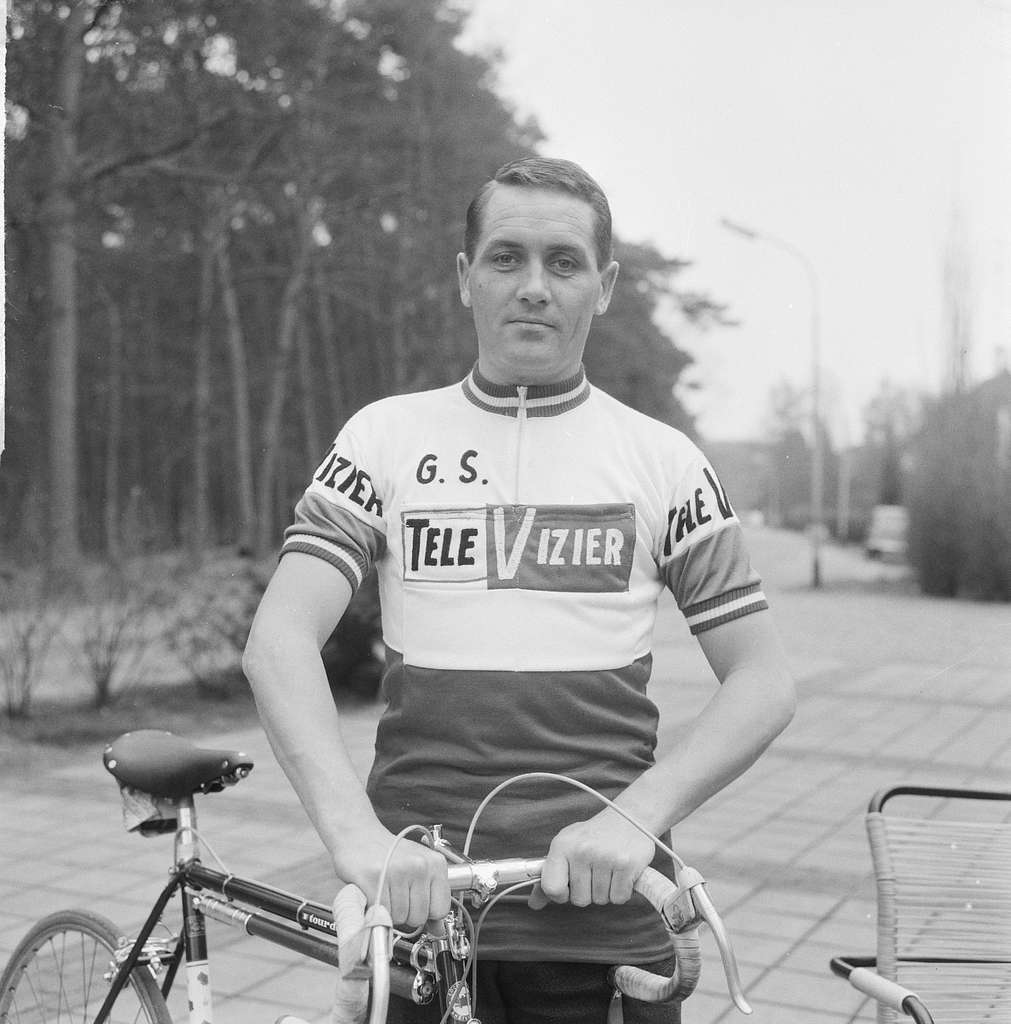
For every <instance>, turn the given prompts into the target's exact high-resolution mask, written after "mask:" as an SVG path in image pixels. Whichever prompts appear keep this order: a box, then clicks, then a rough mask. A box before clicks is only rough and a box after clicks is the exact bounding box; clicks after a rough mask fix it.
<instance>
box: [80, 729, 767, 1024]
mask: <svg viewBox="0 0 1011 1024" xmlns="http://www.w3.org/2000/svg"><path fill="white" fill-rule="evenodd" d="M126 741H129V742H126ZM117 744H118V746H117ZM105 763H106V767H107V768H108V769H109V771H110V772H112V773H113V774H114V775H115V776H116V778H117V779H118V780H119V781H120V784H121V786H122V787H124V793H125V794H126V793H127V792H129V794H130V802H129V803H128V804H124V807H127V806H129V809H130V816H131V818H132V819H136V820H137V821H138V825H135V826H132V827H139V828H140V830H141V831H142V832H146V833H148V834H150V833H164V832H170V831H172V830H174V831H175V848H174V867H173V869H172V872H171V876H170V878H169V881H168V883H167V884H166V885H165V887H164V889H163V890H162V891H161V893H160V894H159V896H158V898H157V899H156V900H155V904H154V906H153V907H152V909H151V912H150V913H149V914H148V917H147V919H146V920H145V922H144V924H143V925H142V927H141V929H140V931H139V932H138V934H137V935H136V937H135V938H133V939H132V940H126V939H123V940H121V941H120V947H119V949H117V950H116V951H115V952H114V954H113V964H114V965H115V969H114V971H113V973H112V974H111V975H109V976H107V977H108V978H109V980H110V981H111V987H110V990H109V992H108V993H107V995H106V998H105V1000H104V1002H103V1004H102V1006H101V1008H100V1009H99V1012H98V1015H97V1017H95V1018H94V1020H93V1022H92V1024H106V1022H107V1020H108V1018H109V1014H110V1011H111V1009H112V1007H113V1005H114V1003H115V1001H116V999H117V997H118V996H119V994H120V993H121V992H122V990H123V987H124V985H125V984H126V983H127V980H128V979H129V978H130V977H131V972H132V971H134V970H149V971H150V974H151V976H152V977H153V978H154V979H155V980H156V982H157V984H158V986H159V987H160V990H161V995H162V997H163V998H165V999H166V1000H167V998H168V996H169V993H170V991H171V988H172V985H173V983H174V980H175V978H176V975H177V973H178V970H179V968H180V967H181V966H183V964H184V963H185V977H186V989H187V996H188V999H189V1006H190V1015H189V1020H190V1024H213V1020H214V1017H213V1006H212V998H211V986H210V969H209V966H208V949H207V933H206V919H207V918H210V919H212V920H215V921H220V922H223V923H224V924H227V925H230V926H232V927H238V928H241V929H242V930H243V931H245V932H246V933H247V934H248V935H251V936H256V937H258V938H262V939H265V940H266V941H268V942H271V943H273V944H275V945H278V946H283V947H285V948H287V949H290V950H292V951H294V952H296V953H298V954H299V955H301V956H307V957H310V958H312V959H314V960H317V961H320V962H322V963H324V964H327V965H328V966H330V967H338V968H340V952H341V948H340V947H341V944H342V943H344V945H345V950H344V952H345V955H346V957H349V958H350V959H348V960H347V961H346V962H345V964H344V967H343V968H340V971H341V976H342V978H344V979H345V980H348V981H352V980H354V979H362V980H364V979H366V978H370V979H371V997H372V1009H371V1017H370V1020H371V1021H372V1022H373V1024H378V1022H382V1021H383V1020H384V1019H385V1012H386V1006H387V1002H388V999H389V996H390V994H391V993H392V994H396V995H398V996H401V997H403V998H407V999H410V1000H412V1001H414V1002H417V1003H427V1002H429V1001H431V1000H432V999H433V998H434V996H435V994H436V993H437V994H438V997H439V1004H440V1006H441V1009H442V1011H443V1013H444V1014H445V1013H446V1012H447V1011H448V1010H451V1011H452V1013H453V1015H454V1019H460V1020H463V1019H469V1018H470V1015H471V1007H470V995H469V990H468V985H467V978H466V974H467V970H468V968H469V966H470V961H471V956H470V953H471V950H470V938H469V936H468V934H467V930H466V928H465V927H464V923H463V918H462V916H461V914H462V913H463V912H462V907H460V906H458V907H457V908H456V909H454V910H453V911H452V912H451V913H450V914H449V915H447V917H446V918H444V919H441V920H437V921H429V922H428V925H427V926H426V928H425V929H424V931H423V934H422V935H421V936H420V938H419V937H418V936H417V935H415V936H411V937H406V936H399V935H397V933H396V932H395V931H394V930H393V927H392V922H391V921H390V918H389V914H388V912H387V911H386V910H385V909H384V908H382V907H381V906H376V907H373V908H371V909H370V910H369V911H368V914H367V915H366V914H365V902H366V901H365V896H364V894H362V893H361V891H360V890H359V889H357V888H356V887H354V886H346V887H345V889H344V890H342V891H341V893H339V894H338V897H337V902H336V905H335V907H334V908H333V909H331V908H330V907H328V906H325V905H323V904H320V903H317V902H314V901H312V900H308V899H303V898H301V897H299V896H296V895H293V894H291V893H288V892H284V891H283V890H281V889H277V888H275V887H273V886H269V885H264V884H263V883H261V882H257V881H254V880H252V879H249V878H242V877H238V876H236V875H234V874H229V873H226V872H224V871H219V870H215V869H212V868H208V867H206V866H205V865H204V864H203V863H202V862H201V859H200V852H201V851H200V838H199V833H198V831H197V827H196V810H195V806H194V796H195V794H196V793H197V792H217V791H219V790H221V789H222V788H224V787H225V786H227V785H230V784H232V783H234V782H238V781H239V780H240V779H242V778H244V777H245V775H247V774H248V772H249V770H250V769H251V768H252V761H251V760H249V759H248V757H247V756H246V755H244V754H242V753H241V752H231V751H222V750H213V749H204V748H196V747H194V746H193V745H192V744H189V743H188V742H187V741H182V740H179V739H178V738H176V737H173V736H172V735H171V734H168V733H158V732H153V731H147V732H145V731H141V732H138V733H132V734H125V735H124V736H123V737H121V738H120V740H119V741H117V743H116V744H113V745H110V747H108V748H107V749H106V752H105ZM519 778H522V777H519ZM511 781H517V780H511ZM499 788H502V787H499ZM495 792H497V790H494V791H493V792H492V793H491V794H489V797H488V798H487V799H490V798H491V797H492V796H494V795H495ZM180 793H188V794H189V795H188V796H180V795H178V794H180ZM145 794H153V800H154V802H153V803H152V804H150V805H148V803H147V802H146V800H147V798H146V797H145ZM139 797H144V799H142V800H139V802H138V798H139ZM159 797H160V798H163V799H165V800H167V804H166V805H159V804H158V803H157V800H158V798H159ZM168 807H171V811H169V810H168V809H167V808H168ZM141 811H143V814H140V813H139V812H141ZM149 811H150V812H153V813H148V812H149ZM144 815H147V816H146V817H145V816H144ZM440 829H441V826H438V825H433V826H431V828H430V829H421V831H423V832H424V833H425V834H426V835H427V836H428V841H429V842H430V843H431V844H432V845H433V846H434V847H435V848H436V849H438V850H440V851H441V852H442V853H443V854H444V855H445V857H446V859H447V861H448V862H449V863H448V865H447V872H448V880H449V883H450V889H451V891H453V892H455V893H457V894H459V895H460V896H461V897H463V896H464V894H469V899H470V902H471V903H472V905H473V906H474V907H486V909H489V908H490V906H491V905H492V904H493V903H494V902H495V901H496V900H497V899H498V898H500V897H501V896H504V895H506V894H507V893H508V892H509V891H510V888H506V889H502V888H501V887H503V886H507V887H512V886H513V885H514V884H529V883H532V882H535V881H536V880H537V879H539V877H540V872H541V868H542V865H543V863H544V862H543V860H542V859H523V858H515V857H514V858H505V859H501V860H492V861H471V860H470V859H469V858H468V857H467V856H466V855H465V854H458V853H456V852H455V851H453V850H452V849H451V848H450V847H449V844H448V843H446V842H445V841H444V840H442V837H441V831H440ZM468 845H469V844H468ZM465 850H466V846H465ZM672 856H674V855H673V854H672ZM675 860H677V858H676V857H675ZM678 864H679V867H678V875H677V881H676V882H672V881H671V879H669V878H668V877H666V876H664V875H662V874H660V873H659V872H657V871H655V870H653V869H652V868H646V869H645V870H644V871H643V873H642V874H641V875H640V876H639V877H638V878H637V879H636V881H635V886H634V888H635V891H636V892H637V893H638V894H639V895H640V896H642V897H644V898H645V899H646V900H647V901H648V902H649V903H650V904H652V906H653V907H654V909H655V910H656V911H657V912H658V913H659V914H660V916H661V919H662V920H663V923H664V926H665V928H666V929H667V932H668V934H669V935H670V936H671V940H672V944H673V946H674V950H675V961H676V967H675V971H674V974H673V976H672V977H670V978H665V977H662V976H660V975H655V974H650V973H648V972H646V971H643V970H642V969H640V968H638V967H633V966H618V967H613V968H611V970H610V972H609V975H608V977H609V979H610V981H611V983H612V984H613V985H615V987H616V988H618V989H620V990H621V991H622V992H623V993H625V994H628V995H633V996H635V997H636V998H639V999H644V1000H647V1001H659V1000H667V999H677V1000H683V999H685V998H686V997H687V996H689V995H690V994H691V992H692V991H694V988H695V985H696V984H697V981H698V976H699V970H700V968H701V954H700V951H699V944H698V938H697V935H698V930H699V926H700V925H701V924H702V923H707V924H708V925H709V927H710V929H711V932H712V935H713V938H714V939H715V940H716V943H717V945H718V947H719V951H720V955H721V959H722V960H723V966H724V971H725V974H726V977H727V983H728V988H729V990H730V995H731V998H732V1000H733V1002H734V1004H735V1005H736V1006H737V1007H738V1009H740V1010H741V1011H742V1012H744V1013H750V1012H751V1010H750V1007H749V1006H748V1004H747V1001H746V1000H745V998H744V994H743V991H742V989H741V985H740V978H739V974H738V971H737V964H736V960H735V958H734V955H733V950H732V948H731V946H730V942H729V937H728V936H727V934H726V930H725V928H724V927H723V923H722V921H721V920H720V917H719V914H718V913H717V911H716V909H715V907H714V906H713V904H712V902H711V900H710V899H709V896H708V894H707V892H706V888H705V879H704V878H703V877H702V876H701V875H700V874H699V873H698V872H697V871H695V869H694V868H691V867H688V866H687V865H685V864H683V862H680V861H678ZM177 892H178V893H179V894H180V897H181V909H182V927H181V931H180V934H179V935H178V936H173V938H172V940H171V941H170V942H166V941H164V940H153V939H152V933H153V932H154V929H155V928H156V927H157V926H158V925H159V923H160V921H161V918H162V914H163V913H164V911H165V908H166V907H167V906H168V904H169V902H170V900H172V898H173V897H174V896H175V894H176V893H177ZM496 893H497V894H498V895H496ZM359 908H360V909H359ZM485 912H486V911H485ZM335 914H337V915H339V921H340V932H338V922H337V920H335ZM163 970H166V973H165V976H164V978H163V979H161V978H160V975H161V973H162V971H163Z"/></svg>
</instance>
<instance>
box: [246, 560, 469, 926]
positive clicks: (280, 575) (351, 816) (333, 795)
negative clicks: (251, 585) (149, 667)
mask: <svg viewBox="0 0 1011 1024" xmlns="http://www.w3.org/2000/svg"><path fill="white" fill-rule="evenodd" d="M351 596H352V594H351V587H350V585H349V584H348V582H347V580H346V579H345V578H344V576H343V575H342V574H341V573H340V572H338V571H337V570H336V569H335V568H333V567H332V566H331V565H329V564H328V563H326V562H324V561H323V560H322V559H319V558H315V557H313V556H311V555H304V554H301V553H298V552H294V553H291V554H288V555H285V556H284V558H282V559H281V561H280V563H279V564H278V567H277V569H276V571H275V573H274V576H273V577H272V579H271V581H270V583H269V585H268V586H267V590H266V592H265V593H264V595H263V598H262V600H261V602H260V606H259V608H258V609H257V612H256V616H255V618H254V620H253V625H252V627H251V629H250V633H249V640H248V641H247V644H246V651H245V655H244V657H243V662H242V665H243V669H244V670H245V673H246V676H247V678H248V679H249V682H250V685H251V687H252V689H253V695H254V697H255V699H256V705H257V708H258V710H259V713H260V719H261V721H262V723H263V727H264V731H265V732H266V734H267V738H268V739H269V741H270V745H271V747H272V748H273V750H274V753H275V755H276V757H277V759H278V762H279V763H280V765H281V767H282V768H283V769H284V772H285V774H286V775H287V776H288V778H289V780H290V781H291V783H292V786H293V787H294V789H295V792H296V793H297V794H298V797H299V799H300V800H301V802H302V805H303V806H304V807H305V809H306V812H307V813H308V815H309V817H310V819H311V820H312V823H313V825H314V826H315V827H316V831H317V832H318V833H319V836H320V838H321V839H322V841H323V843H324V844H325V846H326V847H327V849H328V850H329V852H330V855H331V857H332V858H333V862H334V867H335V869H336V872H337V875H338V876H339V877H340V878H341V879H343V880H344V881H348V882H354V883H355V884H356V885H358V886H359V887H360V888H362V890H363V891H364V892H365V893H366V895H367V896H368V897H369V899H370V900H371V899H373V898H374V896H375V889H376V885H377V884H378V880H379V871H380V868H381V866H382V863H383V859H384V858H385V856H386V852H387V851H388V850H389V847H390V845H391V843H392V842H393V838H392V836H391V835H390V833H389V832H388V831H387V829H385V828H384V827H383V825H382V824H381V823H380V821H379V819H378V818H377V817H376V815H375V812H374V811H373V810H372V806H371V804H370V803H369V799H368V796H367V795H366V793H365V787H364V785H363V784H362V781H361V779H360V778H359V777H358V773H357V771H356V770H355V767H354V765H353V764H352V762H351V759H350V758H349V756H348V753H347V749H346V747H345V744H344V740H343V737H342V736H341V731H340V721H339V715H338V713H337V709H336V707H335V705H334V702H333V698H332V696H331V693H330V687H329V684H328V682H327V678H326V672H325V670H324V667H323V661H322V658H321V657H320V650H321V649H322V647H323V644H324V643H326V640H327V638H328V637H329V635H330V633H331V632H332V631H333V627H334V626H335V625H336V623H337V622H338V621H339V619H340V617H341V616H342V615H343V614H344V612H345V610H346V609H347V606H348V604H349V602H350V600H351ZM445 876H446V866H445V861H444V860H443V859H442V857H441V856H440V855H439V854H436V853H433V852H431V851H429V850H426V849H424V848H423V847H421V846H419V845H418V844H417V843H412V842H404V843H401V844H400V845H399V846H398V849H397V852H396V855H395V859H394V862H393V864H392V865H391V870H390V876H389V882H388V886H387V894H386V897H385V898H386V901H388V902H387V905H388V906H389V907H390V910H391V914H392V915H393V919H394V921H396V922H398V923H403V924H407V925H409V926H412V927H413V926H416V925H418V924H421V923H423V922H424V921H425V920H427V919H428V917H430V916H441V915H443V914H446V913H448V911H449V891H448V887H447V885H446V881H445Z"/></svg>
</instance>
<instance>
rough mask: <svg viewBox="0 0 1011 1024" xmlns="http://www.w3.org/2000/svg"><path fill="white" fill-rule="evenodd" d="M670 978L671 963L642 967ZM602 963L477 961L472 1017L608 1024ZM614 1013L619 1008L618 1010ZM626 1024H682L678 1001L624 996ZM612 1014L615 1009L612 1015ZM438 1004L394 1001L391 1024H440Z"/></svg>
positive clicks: (493, 1023)
mask: <svg viewBox="0 0 1011 1024" xmlns="http://www.w3.org/2000/svg"><path fill="white" fill-rule="evenodd" d="M642 966H643V967H645V968H646V970H648V971H652V972H653V973H654V974H663V975H670V973H671V972H672V970H673V968H674V961H673V960H671V959H667V960H661V961H659V962H658V963H653V964H643V965H642ZM607 972H608V967H606V966H605V965H603V964H567V963H550V962H549V963H545V962H544V961H536V962H533V963H528V962H514V961H511V960H478V963H477V992H476V997H477V998H476V1001H475V1004H474V1016H475V1017H477V1018H479V1019H480V1021H481V1024H607V1021H608V1010H609V1009H610V1008H611V998H612V996H613V994H614V989H613V988H612V987H611V985H609V984H608V981H607ZM615 1009H616V1008H615ZM621 1010H622V1014H623V1016H620V1017H617V1018H615V1017H613V1016H612V1017H611V1020H612V1021H613V1020H615V1019H617V1020H623V1021H624V1024H681V1004H680V1003H643V1002H640V1001H639V1000H638V999H629V998H628V996H622V997H621ZM612 1012H613V1011H612ZM440 1016H441V1015H440V1013H439V1009H438V1002H437V1001H434V1002H432V1003H430V1004H429V1005H428V1006H415V1005H414V1003H412V1002H410V1001H409V1000H406V999H399V998H397V997H396V996H391V997H390V1011H389V1016H388V1017H387V1018H386V1019H387V1021H388V1022H389V1024H438V1021H439V1018H440Z"/></svg>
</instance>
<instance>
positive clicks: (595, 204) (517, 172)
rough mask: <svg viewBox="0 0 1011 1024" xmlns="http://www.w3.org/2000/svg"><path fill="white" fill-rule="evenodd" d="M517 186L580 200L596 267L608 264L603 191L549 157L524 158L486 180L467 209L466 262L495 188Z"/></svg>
mask: <svg viewBox="0 0 1011 1024" xmlns="http://www.w3.org/2000/svg"><path fill="white" fill-rule="evenodd" d="M499 184H501V185H519V186H520V187H522V188H544V189H553V190H555V191H556V192H568V193H569V194H570V195H574V196H577V197H578V198H579V199H584V200H585V201H586V202H587V203H589V204H590V207H591V208H592V209H593V216H594V230H593V239H594V243H595V249H596V254H597V265H598V266H599V267H604V266H605V265H606V264H608V263H610V262H611V260H612V258H613V256H612V248H611V207H610V206H609V205H608V203H607V196H605V195H604V190H603V189H602V188H601V187H600V186H599V185H598V184H597V183H596V182H595V181H594V180H593V178H591V177H590V175H588V174H587V173H586V171H584V170H583V168H582V167H580V166H579V164H575V163H573V162H572V161H571V160H558V159H553V158H549V157H542V156H534V157H524V158H523V159H521V160H512V161H510V162H509V163H507V164H503V165H502V166H501V167H500V168H499V169H498V170H497V171H496V172H495V174H494V176H493V177H492V179H491V180H490V181H486V182H485V183H484V184H483V185H482V186H481V188H480V189H479V190H478V193H477V195H475V196H474V198H473V199H472V200H471V202H470V206H468V207H467V227H466V230H465V233H464V236H463V251H464V253H465V254H466V256H467V259H468V260H473V259H474V251H475V249H476V248H477V240H478V238H479V236H480V234H481V220H482V218H483V216H484V210H485V207H486V206H487V205H488V200H489V199H490V198H491V194H492V192H493V191H494V189H495V186H496V185H499Z"/></svg>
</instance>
